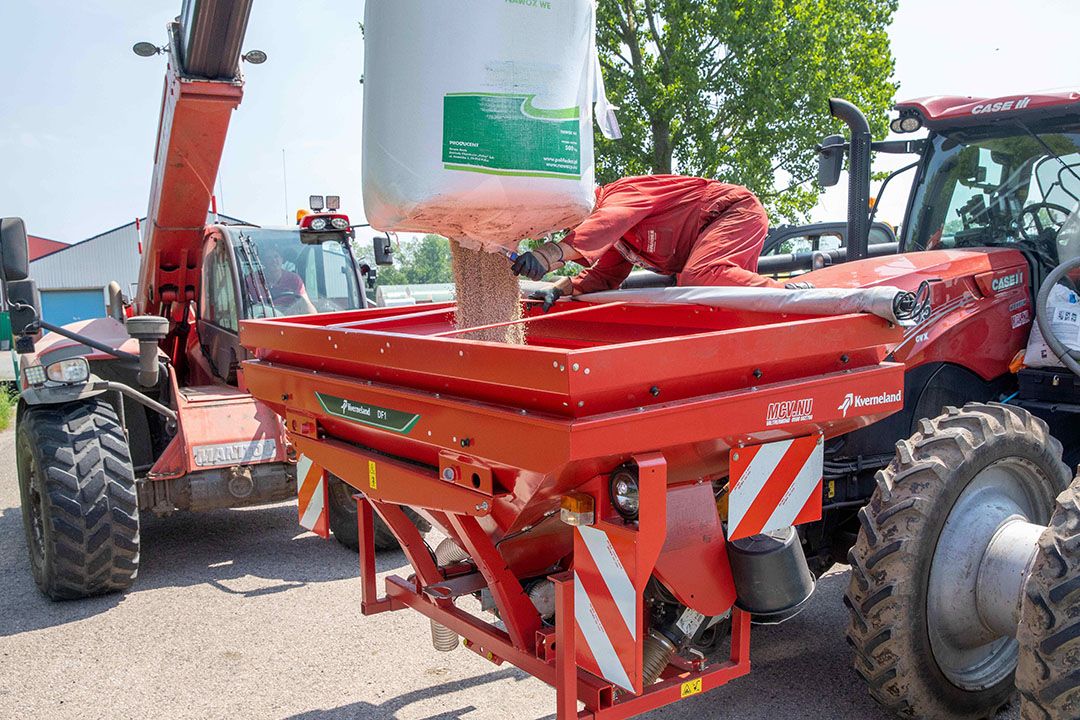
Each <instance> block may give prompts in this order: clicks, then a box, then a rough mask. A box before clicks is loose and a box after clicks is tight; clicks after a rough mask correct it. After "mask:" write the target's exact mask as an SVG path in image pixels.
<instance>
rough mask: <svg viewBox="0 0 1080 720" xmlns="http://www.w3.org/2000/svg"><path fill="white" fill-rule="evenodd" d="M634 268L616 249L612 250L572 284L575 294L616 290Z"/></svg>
mask: <svg viewBox="0 0 1080 720" xmlns="http://www.w3.org/2000/svg"><path fill="white" fill-rule="evenodd" d="M633 268H634V266H633V265H632V264H631V263H630V261H629V260H627V259H626V258H624V257H623V256H622V253H620V252H619V251H618V250H616V249H615V248H611V249H610V250H608V251H607V252H606V253H604V254H603V255H601V256H600V259H599V260H597V261H596V262H595V263H593V264H592V267H589V268H586V269H585V270H584V271H582V273H581V274H580V275H578V276H577V277H576V278H574V279H573V280H572V281H571V283H572V284H573V286H574V294H575V295H580V294H581V293H591V292H600V291H601V290H615V289H616V288H618V287H619V286H620V285H622V281H623V280H625V279H626V276H627V275H629V274H630V271H631V270H632V269H633Z"/></svg>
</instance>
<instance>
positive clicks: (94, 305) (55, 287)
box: [30, 215, 241, 325]
mask: <svg viewBox="0 0 1080 720" xmlns="http://www.w3.org/2000/svg"><path fill="white" fill-rule="evenodd" d="M208 221H210V218H208ZM218 221H219V222H222V223H227V224H234V223H240V222H241V221H240V220H237V219H236V218H232V217H228V216H225V215H221V216H219V220H218ZM141 263H142V256H141V255H139V232H138V231H137V230H136V229H135V222H134V221H132V222H130V223H128V224H127V225H121V226H120V227H118V228H113V229H112V230H109V231H107V232H103V233H101V234H100V235H95V236H94V237H92V238H88V239H86V240H83V241H81V242H77V243H74V244H72V245H66V246H64V247H63V248H62V249H60V250H57V251H55V252H52V253H49V254H47V255H44V256H42V257H40V258H38V259H37V260H34V261H32V262H31V263H30V277H32V278H33V279H34V280H35V281H36V282H37V287H38V291H40V292H41V304H42V314H43V315H44V316H45V319H46V320H47V321H49V322H52V323H54V324H58V325H66V324H67V323H70V322H74V321H76V320H88V319H90V318H95V317H105V310H106V304H107V302H108V296H107V295H106V292H105V288H106V287H107V286H108V285H109V283H110V282H112V281H113V280H115V281H116V282H118V283H120V288H121V289H122V290H123V291H124V294H125V295H127V296H128V297H134V295H135V291H136V288H137V286H138V283H139V266H140V264H141Z"/></svg>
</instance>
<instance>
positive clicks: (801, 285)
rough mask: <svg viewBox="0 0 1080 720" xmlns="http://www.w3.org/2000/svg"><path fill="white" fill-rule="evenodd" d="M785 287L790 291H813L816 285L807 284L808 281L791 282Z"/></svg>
mask: <svg viewBox="0 0 1080 720" xmlns="http://www.w3.org/2000/svg"><path fill="white" fill-rule="evenodd" d="M784 287H785V288H786V289H788V290H813V289H814V283H812V282H807V281H806V280H797V281H796V282H789V283H788V284H787V285H785V286H784Z"/></svg>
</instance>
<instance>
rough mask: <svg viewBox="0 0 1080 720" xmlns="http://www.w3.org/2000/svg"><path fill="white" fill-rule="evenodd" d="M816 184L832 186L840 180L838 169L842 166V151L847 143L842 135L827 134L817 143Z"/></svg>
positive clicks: (844, 150) (845, 149)
mask: <svg viewBox="0 0 1080 720" xmlns="http://www.w3.org/2000/svg"><path fill="white" fill-rule="evenodd" d="M817 151H818V174H817V179H818V184H819V185H821V187H833V186H834V185H836V184H837V183H838V182H840V171H841V170H842V169H843V167H844V153H845V152H846V151H847V143H846V142H845V141H844V136H843V135H829V136H828V137H826V138H825V139H823V140H822V141H821V144H820V145H818V148H817Z"/></svg>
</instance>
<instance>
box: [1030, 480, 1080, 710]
mask: <svg viewBox="0 0 1080 720" xmlns="http://www.w3.org/2000/svg"><path fill="white" fill-rule="evenodd" d="M1017 638H1018V639H1019V641H1020V665H1019V666H1018V667H1017V669H1016V685H1017V687H1018V688H1019V689H1020V696H1021V706H1020V714H1021V716H1022V717H1023V718H1024V720H1072V719H1073V718H1080V479H1077V480H1075V481H1074V482H1073V484H1072V486H1071V487H1070V488H1069V489H1068V490H1066V491H1065V492H1063V493H1062V494H1061V495H1059V496H1058V499H1057V509H1056V510H1055V511H1054V516H1053V518H1051V520H1050V526H1049V527H1048V528H1047V529H1046V531H1045V532H1043V534H1042V536H1041V537H1040V538H1039V552H1038V554H1037V555H1036V557H1035V563H1034V565H1033V567H1032V570H1031V575H1029V576H1028V580H1027V584H1026V585H1025V587H1024V597H1023V601H1022V603H1021V608H1020V628H1019V630H1018V631H1017Z"/></svg>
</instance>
